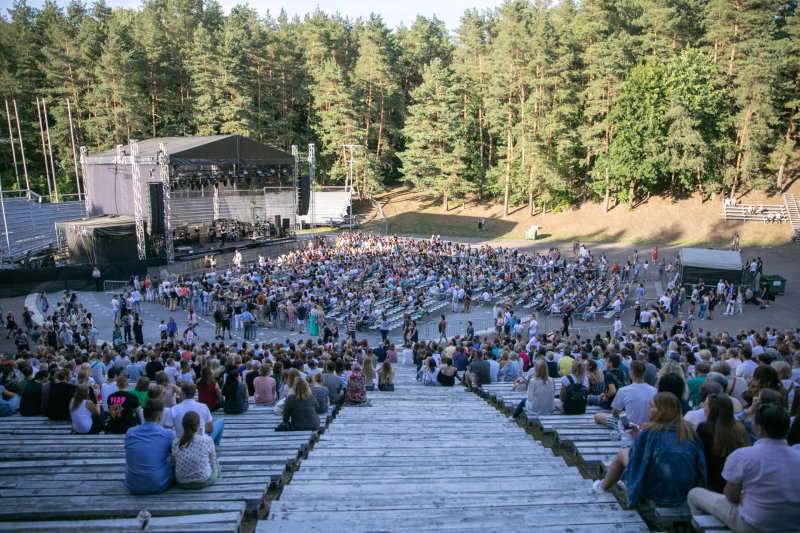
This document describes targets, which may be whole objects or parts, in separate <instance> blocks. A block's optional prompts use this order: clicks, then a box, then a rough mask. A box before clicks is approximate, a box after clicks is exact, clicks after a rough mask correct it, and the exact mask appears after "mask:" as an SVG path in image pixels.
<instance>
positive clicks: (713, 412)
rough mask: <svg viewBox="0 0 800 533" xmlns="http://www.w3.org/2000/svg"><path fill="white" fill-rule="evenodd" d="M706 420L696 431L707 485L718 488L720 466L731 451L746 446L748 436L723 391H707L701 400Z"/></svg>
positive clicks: (721, 481)
mask: <svg viewBox="0 0 800 533" xmlns="http://www.w3.org/2000/svg"><path fill="white" fill-rule="evenodd" d="M703 411H704V412H705V415H706V421H705V422H702V423H700V425H699V426H697V434H698V435H699V436H700V440H702V441H703V449H704V450H705V454H706V466H707V469H708V488H709V489H711V490H713V491H714V492H722V491H723V490H724V488H725V480H724V479H723V478H722V467H724V466H725V459H727V458H728V456H729V455H730V454H731V452H732V451H734V450H736V449H738V448H743V447H745V446H750V438H749V437H748V436H747V429H745V427H744V424H742V423H741V422H739V421H738V420H736V419H735V418H734V417H733V402H732V401H731V398H730V397H729V396H728V395H726V394H709V395H708V396H707V397H706V401H705V402H703Z"/></svg>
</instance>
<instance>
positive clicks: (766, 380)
mask: <svg viewBox="0 0 800 533" xmlns="http://www.w3.org/2000/svg"><path fill="white" fill-rule="evenodd" d="M763 389H772V390H774V391H776V392H779V393H781V394H782V395H783V400H784V402H783V403H784V404H786V402H787V398H786V389H784V388H783V383H781V378H780V377H779V376H778V372H777V371H776V370H775V369H774V368H773V367H771V366H767V365H758V367H756V369H755V370H754V371H753V376H752V377H751V378H750V384H749V387H748V388H747V390H746V391H744V392H743V393H742V399H743V400H744V402H745V407H750V405H752V403H753V398H755V397H757V396H758V395H759V394H761V391H762V390H763Z"/></svg>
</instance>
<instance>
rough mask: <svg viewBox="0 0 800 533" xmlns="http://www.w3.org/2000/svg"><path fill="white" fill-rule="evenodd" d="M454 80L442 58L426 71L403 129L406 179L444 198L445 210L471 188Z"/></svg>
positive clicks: (413, 92)
mask: <svg viewBox="0 0 800 533" xmlns="http://www.w3.org/2000/svg"><path fill="white" fill-rule="evenodd" d="M452 78H453V72H452V70H451V69H450V68H449V67H447V66H446V65H445V64H444V63H443V62H442V60H441V59H439V58H435V59H434V60H433V61H431V62H430V64H429V65H428V66H426V67H425V68H424V69H423V74H422V83H421V84H420V86H419V87H417V88H416V89H415V90H414V91H412V93H411V98H412V100H413V104H412V105H411V106H410V107H409V108H408V119H407V120H406V125H405V127H404V128H403V135H405V137H406V139H407V145H406V149H405V151H404V152H403V153H402V155H401V159H402V162H403V174H404V175H405V177H406V179H407V180H408V181H409V182H410V183H411V184H412V185H413V186H414V187H415V188H417V189H419V190H425V191H426V192H428V193H429V194H430V195H431V196H433V197H434V198H436V199H437V200H438V199H441V200H442V203H443V207H444V210H445V211H447V210H448V207H449V205H448V202H449V200H450V199H453V198H459V197H460V196H462V195H463V194H464V193H466V192H467V190H468V188H469V187H468V185H469V184H468V183H467V182H466V181H465V180H464V179H463V177H462V175H463V173H464V170H465V169H466V165H465V164H464V155H465V150H464V147H465V143H464V138H463V131H462V129H463V122H462V120H461V119H460V117H459V107H460V106H459V101H458V93H457V92H456V90H455V88H454V87H453V82H452Z"/></svg>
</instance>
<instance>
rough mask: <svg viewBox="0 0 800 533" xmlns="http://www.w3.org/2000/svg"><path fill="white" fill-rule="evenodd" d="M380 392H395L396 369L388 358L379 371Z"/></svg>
mask: <svg viewBox="0 0 800 533" xmlns="http://www.w3.org/2000/svg"><path fill="white" fill-rule="evenodd" d="M378 390H382V391H393V390H394V369H393V368H392V363H391V362H390V361H389V359H388V358H386V359H384V361H383V364H382V365H381V368H380V369H379V370H378Z"/></svg>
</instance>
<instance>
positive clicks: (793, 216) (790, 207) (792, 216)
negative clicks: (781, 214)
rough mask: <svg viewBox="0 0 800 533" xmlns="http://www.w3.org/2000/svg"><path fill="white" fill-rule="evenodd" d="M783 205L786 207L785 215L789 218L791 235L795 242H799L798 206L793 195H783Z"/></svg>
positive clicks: (799, 219) (799, 212) (799, 214)
mask: <svg viewBox="0 0 800 533" xmlns="http://www.w3.org/2000/svg"><path fill="white" fill-rule="evenodd" d="M783 203H784V204H785V205H786V215H787V216H788V217H789V224H791V226H792V234H793V235H794V238H795V240H797V241H798V242H800V208H799V207H800V206H798V205H797V200H796V199H795V197H794V194H784V195H783Z"/></svg>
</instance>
